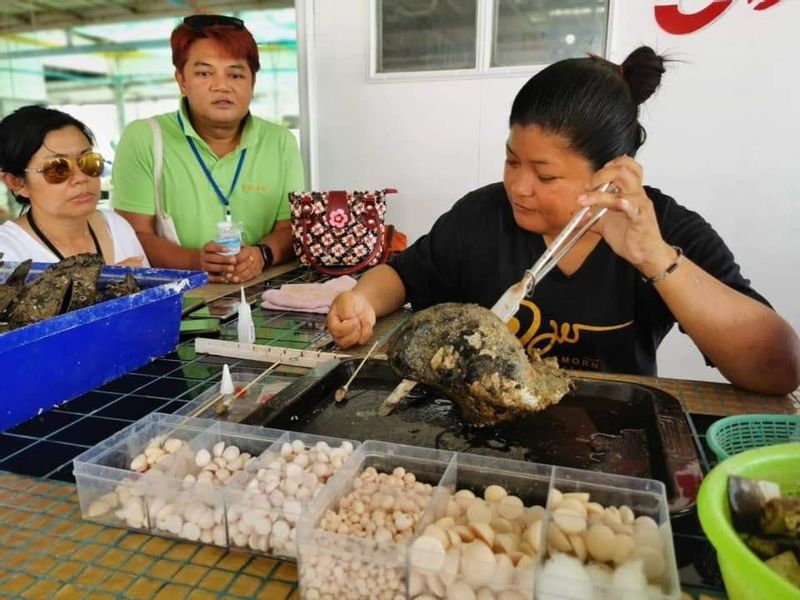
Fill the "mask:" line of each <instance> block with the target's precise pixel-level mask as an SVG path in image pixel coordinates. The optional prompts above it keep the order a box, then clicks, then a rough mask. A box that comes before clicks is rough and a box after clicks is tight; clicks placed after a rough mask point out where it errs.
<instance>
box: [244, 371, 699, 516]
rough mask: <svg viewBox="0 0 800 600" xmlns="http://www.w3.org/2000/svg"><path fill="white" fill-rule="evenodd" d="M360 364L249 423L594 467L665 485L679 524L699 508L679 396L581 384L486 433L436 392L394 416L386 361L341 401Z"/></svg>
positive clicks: (280, 398)
mask: <svg viewBox="0 0 800 600" xmlns="http://www.w3.org/2000/svg"><path fill="white" fill-rule="evenodd" d="M357 364H358V361H357V360H355V359H353V360H346V361H343V362H338V361H333V362H331V363H326V364H325V365H321V366H320V367H318V368H317V369H314V370H313V371H311V372H310V373H309V374H308V375H306V376H305V377H303V378H301V379H299V380H297V381H296V382H294V383H293V384H291V385H290V386H289V387H287V388H286V389H284V390H283V391H281V392H280V393H279V394H277V395H276V396H275V397H274V398H273V399H272V400H271V401H270V402H269V403H268V404H267V405H265V406H263V407H262V408H260V409H259V410H258V411H257V412H255V413H253V414H251V415H250V416H249V417H248V418H247V419H246V420H245V421H244V422H246V423H258V424H261V425H265V426H269V427H278V428H282V429H290V430H293V431H302V432H307V433H316V434H324V435H334V436H338V437H346V438H353V439H359V440H365V439H373V440H383V441H387V442H394V443H400V444H410V445H414V446H424V447H429V448H438V449H443V450H454V451H458V452H474V453H478V454H483V455H488V456H498V457H503V458H512V459H517V460H524V461H532V462H540V463H547V464H553V465H562V466H566V467H575V468H580V469H590V470H594V471H602V472H606V473H616V474H619V475H628V476H633V477H647V478H653V479H657V480H660V481H662V482H663V483H664V484H665V485H666V488H667V497H668V500H669V504H670V512H671V514H672V515H673V516H677V514H679V513H684V512H687V511H689V510H690V509H692V507H693V506H694V504H695V500H696V496H697V489H698V487H699V485H700V481H701V479H702V471H701V468H700V462H699V460H698V457H697V451H696V449H695V446H694V443H693V440H692V434H691V430H690V427H689V424H688V422H687V420H686V416H685V415H684V413H683V410H682V409H681V405H680V403H679V402H678V400H677V399H676V398H674V397H673V396H671V395H669V394H667V393H666V392H663V391H661V390H658V389H656V388H652V387H648V386H643V385H637V384H631V383H625V382H619V381H597V380H590V379H576V381H575V383H576V389H575V391H574V392H571V393H570V394H568V395H567V396H566V397H564V399H562V401H561V402H560V403H559V404H557V405H555V406H551V407H549V408H548V409H546V410H544V411H542V412H540V413H536V414H532V415H530V416H527V417H525V418H522V419H520V420H518V421H516V422H514V423H512V424H507V425H502V426H497V427H491V428H483V429H478V428H474V427H470V426H468V425H466V424H465V423H464V422H463V421H462V420H461V418H460V417H459V414H458V408H457V407H455V406H454V405H453V404H452V403H451V402H450V401H449V400H446V399H444V398H443V397H442V396H441V394H439V393H437V392H436V391H433V390H430V389H426V388H422V389H420V386H417V388H415V389H414V390H413V391H412V393H411V394H410V396H409V397H407V398H406V399H405V400H404V401H403V402H402V403H401V404H400V405H399V406H398V407H397V408H396V409H395V410H394V412H393V413H392V414H391V415H389V416H387V417H379V416H378V415H377V413H376V409H377V407H378V405H379V404H380V403H381V401H382V400H383V399H384V398H385V397H386V396H387V395H388V394H389V393H390V392H391V391H392V390H393V389H394V387H395V386H396V385H397V383H398V382H399V379H398V378H397V376H396V375H394V373H393V372H392V370H391V368H390V367H389V365H388V363H386V361H382V360H368V361H367V363H366V364H365V365H364V367H363V368H362V369H361V371H360V372H359V374H358V376H357V377H356V379H355V380H354V381H353V383H352V384H351V385H350V391H349V393H348V395H347V399H346V400H345V401H344V402H341V403H336V402H335V401H334V398H333V396H334V393H335V392H336V390H337V388H339V387H340V386H342V385H343V384H344V383H345V382H346V381H347V379H348V378H349V377H350V375H351V374H352V373H353V370H354V368H355V367H356V366H357Z"/></svg>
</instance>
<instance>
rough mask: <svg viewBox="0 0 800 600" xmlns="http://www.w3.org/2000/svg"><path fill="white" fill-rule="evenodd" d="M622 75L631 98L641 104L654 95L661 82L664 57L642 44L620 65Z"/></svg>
mask: <svg viewBox="0 0 800 600" xmlns="http://www.w3.org/2000/svg"><path fill="white" fill-rule="evenodd" d="M620 69H621V70H622V76H623V78H624V79H625V83H627V84H628V89H629V90H630V92H631V98H633V101H634V102H635V103H636V104H637V105H639V104H642V103H643V102H645V101H646V100H647V99H648V98H649V97H650V96H652V95H653V94H654V93H655V91H656V89H657V88H658V86H659V84H660V83H661V76H662V75H663V74H664V71H665V70H666V69H664V58H663V57H661V56H659V55H658V54H656V53H655V51H654V50H653V49H652V48H650V47H648V46H641V47H639V48H637V49H636V50H634V51H633V52H631V53H630V54H629V55H628V58H626V59H625V60H624V61H622V65H621V66H620Z"/></svg>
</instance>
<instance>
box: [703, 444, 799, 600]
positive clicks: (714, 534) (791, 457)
mask: <svg viewBox="0 0 800 600" xmlns="http://www.w3.org/2000/svg"><path fill="white" fill-rule="evenodd" d="M729 475H740V476H742V477H749V478H751V479H765V480H769V481H774V482H776V483H778V484H780V486H781V492H782V493H783V494H786V495H792V496H796V495H800V443H796V444H778V445H775V446H768V447H766V448H757V449H755V450H748V451H747V452H742V453H741V454H737V455H736V456H733V457H731V458H729V459H728V460H726V461H724V462H722V463H720V464H718V465H717V466H716V467H714V469H712V470H711V472H710V473H709V474H708V475H707V476H706V478H705V480H704V481H703V484H702V485H701V486H700V492H699V494H698V497H697V514H698V516H699V517H700V524H701V525H702V527H703V531H705V533H706V535H707V536H708V539H709V540H710V541H711V544H712V545H713V546H714V549H715V550H716V551H717V559H718V561H719V567H720V571H722V578H723V580H724V581H725V589H726V590H727V592H728V596H729V597H730V599H731V600H751V599H752V600H772V599H773V598H774V599H775V600H798V599H800V589H798V588H797V587H795V586H794V585H792V584H791V583H790V582H789V581H788V580H786V579H784V578H783V577H781V576H780V575H778V574H777V573H776V572H775V571H773V570H772V569H770V568H769V567H768V566H767V565H766V564H764V563H763V562H762V561H761V559H759V558H758V557H757V556H756V555H755V554H753V553H752V552H751V551H750V549H749V548H748V547H747V546H745V544H744V542H742V540H741V539H739V536H738V534H737V533H736V531H735V530H734V529H733V526H732V525H731V512H730V506H729V505H728V476H729Z"/></svg>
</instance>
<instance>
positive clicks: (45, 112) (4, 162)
mask: <svg viewBox="0 0 800 600" xmlns="http://www.w3.org/2000/svg"><path fill="white" fill-rule="evenodd" d="M93 146H94V137H93V136H92V132H91V131H89V128H88V127H86V125H84V124H83V123H82V122H81V121H79V120H77V119H75V118H74V117H72V116H70V115H68V114H66V113H63V112H61V111H59V110H54V109H51V108H45V107H43V106H25V107H23V108H20V109H19V110H17V111H15V112H13V113H12V114H10V115H9V116H7V117H6V118H5V119H3V120H2V122H0V171H1V172H2V175H1V177H2V180H3V183H5V185H6V187H7V188H8V189H9V190H10V191H11V193H12V194H13V195H14V197H15V198H16V200H17V202H19V203H20V204H22V205H23V206H24V207H27V208H28V210H27V211H25V210H24V209H23V214H22V215H20V217H19V218H18V219H15V220H13V221H8V222H7V223H4V224H3V225H2V226H0V252H2V253H3V255H4V256H3V260H9V261H22V260H26V259H28V258H30V259H32V260H33V261H34V262H57V261H59V260H61V259H63V258H66V257H68V256H72V255H74V254H80V253H83V252H91V253H97V254H100V255H102V257H103V259H104V260H105V262H106V263H107V264H117V265H122V266H129V267H140V266H149V264H148V262H147V258H146V257H145V255H144V250H143V249H142V246H141V244H140V243H139V240H138V239H137V238H136V234H135V233H134V231H133V229H132V228H131V226H130V225H129V224H128V222H127V221H125V219H123V218H122V217H120V216H119V215H117V214H115V213H114V212H113V211H111V210H98V209H97V202H98V201H99V200H100V175H101V174H102V173H103V168H104V166H105V161H104V160H103V157H102V156H101V155H100V154H99V153H97V152H95V151H94V150H93Z"/></svg>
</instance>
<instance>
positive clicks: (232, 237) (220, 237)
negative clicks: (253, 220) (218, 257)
mask: <svg viewBox="0 0 800 600" xmlns="http://www.w3.org/2000/svg"><path fill="white" fill-rule="evenodd" d="M214 241H215V242H217V243H218V244H219V245H220V246H225V250H224V251H223V252H220V254H222V255H223V256H234V255H236V254H239V251H240V250H241V249H242V229H241V227H240V226H239V224H238V223H229V222H228V221H220V222H219V223H217V239H216V240H214Z"/></svg>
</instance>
